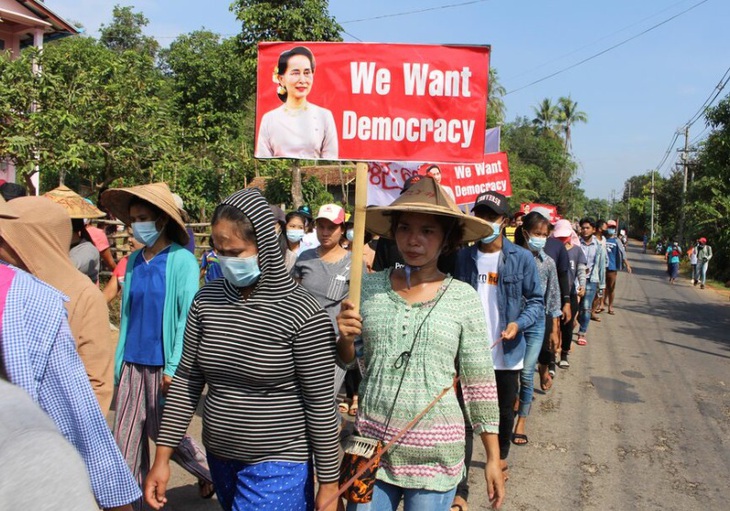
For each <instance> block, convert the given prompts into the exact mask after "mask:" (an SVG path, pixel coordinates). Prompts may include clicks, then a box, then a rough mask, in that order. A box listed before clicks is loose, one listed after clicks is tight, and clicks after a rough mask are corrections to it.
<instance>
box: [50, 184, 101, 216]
mask: <svg viewBox="0 0 730 511" xmlns="http://www.w3.org/2000/svg"><path fill="white" fill-rule="evenodd" d="M44 197H48V198H49V199H51V200H52V201H53V202H55V203H56V204H60V205H61V206H63V207H64V208H65V209H66V211H68V214H69V216H70V217H71V218H102V217H104V216H106V213H104V212H103V211H101V210H100V209H98V208H97V207H96V206H94V205H93V204H92V203H90V202H89V201H87V200H86V199H84V198H83V197H82V196H81V195H79V194H78V193H76V192H74V191H73V190H72V189H71V188H69V187H68V186H59V187H58V188H54V189H53V190H51V191H50V192H48V193H45V194H44Z"/></svg>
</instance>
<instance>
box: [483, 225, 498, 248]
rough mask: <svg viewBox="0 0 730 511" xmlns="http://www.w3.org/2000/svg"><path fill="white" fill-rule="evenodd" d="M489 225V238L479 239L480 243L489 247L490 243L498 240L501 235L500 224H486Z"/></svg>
mask: <svg viewBox="0 0 730 511" xmlns="http://www.w3.org/2000/svg"><path fill="white" fill-rule="evenodd" d="M487 223H488V224H489V225H491V226H492V231H493V232H492V234H490V235H489V236H485V237H484V238H482V239H481V242H482V243H484V244H485V245H489V244H490V243H491V242H493V241H494V240H496V239H497V238H499V235H500V234H502V222H487Z"/></svg>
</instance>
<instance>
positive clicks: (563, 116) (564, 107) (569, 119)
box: [557, 96, 588, 152]
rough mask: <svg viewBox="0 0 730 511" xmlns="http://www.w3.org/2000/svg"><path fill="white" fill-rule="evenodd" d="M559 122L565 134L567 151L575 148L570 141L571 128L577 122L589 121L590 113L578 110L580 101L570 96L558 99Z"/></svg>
mask: <svg viewBox="0 0 730 511" xmlns="http://www.w3.org/2000/svg"><path fill="white" fill-rule="evenodd" d="M557 111H558V112H557V113H558V124H559V125H560V127H561V129H562V130H563V134H564V135H565V152H570V150H571V149H572V148H573V146H572V144H571V141H570V130H571V127H572V126H573V124H575V123H577V122H588V114H586V113H585V112H582V111H581V110H578V102H577V101H573V100H572V99H571V97H570V96H568V97H567V98H566V97H561V98H560V99H558V106H557Z"/></svg>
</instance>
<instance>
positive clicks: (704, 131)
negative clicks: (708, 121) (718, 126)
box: [689, 126, 710, 145]
mask: <svg viewBox="0 0 730 511" xmlns="http://www.w3.org/2000/svg"><path fill="white" fill-rule="evenodd" d="M708 131H710V127H709V126H705V129H703V130H702V132H701V133H700V134H699V135H697V136H696V137H695V138H693V139H692V140H690V142H689V144H690V145H695V144H696V143H697V142H699V141H700V140H701V139H702V138H703V137H704V136H705V134H706V133H707V132H708Z"/></svg>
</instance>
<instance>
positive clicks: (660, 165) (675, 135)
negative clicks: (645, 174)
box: [655, 131, 679, 172]
mask: <svg viewBox="0 0 730 511" xmlns="http://www.w3.org/2000/svg"><path fill="white" fill-rule="evenodd" d="M678 138H679V132H678V131H675V132H674V137H673V138H672V141H671V142H669V147H667V150H666V151H665V153H664V156H663V157H662V160H661V161H660V162H659V165H657V166H656V167H655V168H656V169H657V171H659V172H661V170H662V167H663V166H664V164H665V163H666V162H667V160H668V159H669V156H670V155H671V154H672V149H674V144H676V143H677V139H678Z"/></svg>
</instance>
